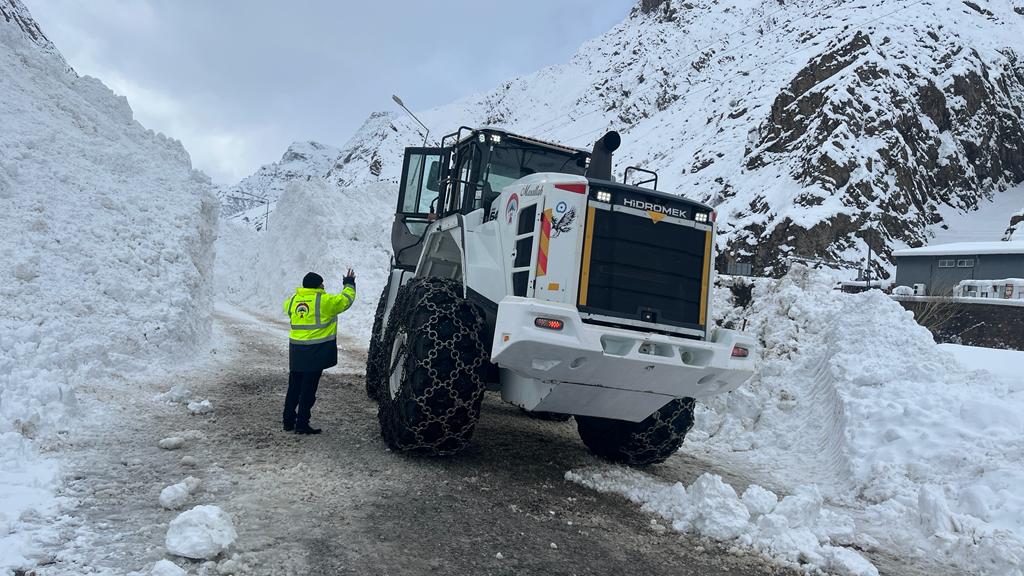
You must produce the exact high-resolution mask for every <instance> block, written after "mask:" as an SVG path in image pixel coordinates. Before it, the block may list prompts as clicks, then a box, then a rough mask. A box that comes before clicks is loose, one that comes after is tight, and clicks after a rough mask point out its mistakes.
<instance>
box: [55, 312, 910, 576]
mask: <svg viewBox="0 0 1024 576" xmlns="http://www.w3.org/2000/svg"><path fill="white" fill-rule="evenodd" d="M215 330H216V333H217V338H216V340H217V342H218V347H217V348H216V349H215V350H214V351H213V360H211V361H209V362H208V363H206V365H205V366H203V367H201V368H192V369H183V371H182V374H181V375H179V376H177V377H176V378H174V379H166V380H163V381H152V382H146V383H139V382H131V381H125V382H122V383H121V384H116V385H112V384H111V383H105V384H104V385H103V386H98V387H95V388H92V389H83V390H81V391H80V392H79V394H80V401H81V404H82V409H83V410H84V411H87V412H88V413H90V417H89V418H82V419H80V420H81V422H82V424H81V426H80V428H79V429H77V430H74V431H73V432H72V433H71V434H69V435H67V438H68V440H66V444H63V445H61V446H59V447H55V449H56V451H57V452H58V454H61V455H63V458H65V459H66V464H67V469H68V470H69V471H70V480H69V482H68V485H67V488H66V491H65V493H64V494H63V496H65V497H66V498H68V499H69V502H77V503H78V505H77V507H74V508H72V509H70V510H69V511H68V514H67V515H66V516H64V517H63V518H61V519H60V520H59V521H58V522H57V523H56V525H55V526H54V527H55V528H56V529H55V530H53V531H52V539H51V541H50V542H49V545H50V546H51V547H52V550H53V554H54V555H53V558H52V560H51V561H48V562H49V563H48V564H46V565H44V566H42V567H41V568H40V570H39V574H40V575H54V576H56V575H70V574H75V575H78V574H93V573H95V574H126V573H130V572H131V571H133V570H134V571H140V572H141V573H143V574H148V573H149V572H148V570H149V569H150V567H151V566H153V564H154V563H155V562H157V561H158V560H160V559H162V558H172V559H174V560H175V561H176V562H177V563H178V564H180V565H181V566H183V567H186V568H188V569H189V573H190V574H204V573H206V574H218V573H239V574H274V575H282V574H296V575H298V574H303V575H305V574H422V573H424V572H427V571H433V572H434V573H441V574H470V573H473V574H520V573H530V574H607V573H613V572H622V571H628V572H631V573H642V574H679V573H681V571H683V572H689V573H699V574H729V575H746V574H751V575H752V574H788V573H789V572H788V571H787V570H785V569H781V568H777V567H774V566H771V565H769V564H766V563H765V561H764V560H763V559H761V558H759V557H757V556H754V555H748V554H745V553H743V552H740V551H738V550H733V551H732V552H730V551H728V550H726V549H725V548H724V547H723V546H721V545H719V544H715V543H713V542H711V541H709V540H706V539H703V538H700V537H697V536H686V535H679V534H677V533H673V532H672V531H671V530H665V528H664V527H663V526H661V525H654V524H652V516H650V515H647V514H645V513H643V512H641V511H639V510H638V509H637V508H636V507H635V506H633V505H632V504H630V503H628V502H626V501H625V500H623V499H620V498H619V497H617V496H611V495H603V494H598V493H596V492H593V491H591V490H588V489H586V488H584V487H582V486H578V485H575V484H572V483H569V482H566V481H565V480H564V479H563V476H564V474H565V471H566V470H567V469H569V468H578V467H583V466H593V465H595V464H597V462H596V461H595V460H594V458H593V457H592V456H590V455H589V454H588V453H587V452H586V451H585V449H584V447H583V445H582V444H581V443H580V442H579V440H578V438H577V436H576V433H575V427H574V426H573V424H572V423H571V422H569V423H552V422H541V421H535V420H531V419H528V418H525V417H523V416H522V415H520V414H519V412H518V411H517V410H515V409H513V408H512V407H509V406H507V405H505V404H502V403H500V402H498V401H497V399H496V398H489V399H488V400H487V401H486V407H485V412H484V416H483V419H482V421H481V424H480V426H479V428H478V429H477V433H476V435H475V437H474V443H473V446H472V447H471V448H470V449H469V450H468V451H466V452H465V453H463V454H462V455H460V456H459V457H456V458H451V459H433V458H422V457H408V456H402V455H397V454H392V453H390V452H388V451H386V449H385V448H384V445H383V443H382V442H381V440H380V438H379V433H378V427H377V419H376V407H375V405H374V404H373V403H372V402H370V401H369V400H368V399H366V397H365V395H364V392H363V382H362V376H361V367H362V365H363V362H364V352H363V351H362V350H361V349H359V347H358V346H354V345H352V344H351V343H349V342H343V343H342V346H341V347H342V353H341V357H342V366H340V367H339V369H335V370H333V371H331V372H328V373H327V374H325V377H324V380H323V382H322V384H321V393H320V396H319V399H318V402H317V406H316V408H315V409H314V423H316V424H318V425H322V426H323V427H324V428H325V433H324V434H323V435H321V436H319V437H312V438H311V437H297V436H295V435H292V434H286V433H284V432H283V431H281V430H280V427H279V410H280V404H281V401H282V397H283V392H284V387H283V384H284V378H285V375H284V372H283V367H284V366H285V364H286V362H285V354H286V346H284V345H283V339H284V332H283V329H282V328H281V326H280V325H278V324H275V323H273V322H270V321H266V320H264V319H260V318H255V317H253V316H249V315H247V314H244V313H241V312H239V311H234V310H221V311H220V312H219V314H218V318H217V321H216V327H215ZM175 384H178V385H184V386H185V387H187V388H188V389H190V390H191V392H192V395H191V398H192V400H200V399H207V400H209V402H210V404H212V406H213V408H214V411H213V412H212V413H208V414H197V415H192V414H190V413H189V410H187V409H186V405H185V404H184V403H174V402H166V401H160V400H156V399H155V398H154V397H155V396H156V395H157V394H158V393H161V392H164V391H166V390H168V389H169V388H171V387H172V386H173V385H175ZM99 408H103V410H102V412H103V413H106V414H108V415H109V417H106V418H105V419H103V420H98V419H96V418H93V417H91V415H92V414H99V413H101V411H100V410H99ZM170 437H178V438H182V439H183V440H184V443H183V445H182V446H181V447H179V448H177V449H172V450H167V449H164V448H161V447H160V445H159V444H160V441H161V440H162V439H166V438H170ZM176 444H177V442H165V443H164V445H165V446H174V445H176ZM703 467H704V464H702V463H700V462H698V461H695V460H693V459H690V458H688V457H686V456H685V455H683V454H680V455H678V456H677V457H674V458H673V459H672V460H671V461H670V463H669V464H667V465H665V466H660V467H657V469H655V470H653V472H654V473H655V474H658V475H667V476H671V477H673V478H678V479H682V480H684V481H686V482H691V481H693V480H694V479H695V478H696V477H697V476H699V474H700V473H701V472H702V471H703ZM187 476H193V477H195V478H197V479H198V480H199V481H200V482H201V485H200V487H199V489H198V490H196V491H195V492H193V493H191V494H189V495H188V496H187V502H186V503H185V505H184V509H188V508H191V507H192V506H195V505H199V504H211V505H216V506H220V507H221V508H223V509H224V510H225V511H227V512H228V513H229V514H230V515H231V517H232V518H233V521H234V526H235V528H236V529H237V532H238V539H237V541H236V542H235V544H234V546H233V547H232V549H231V550H229V552H228V553H227V554H226V555H224V556H222V557H221V558H220V560H221V565H220V569H221V571H218V570H217V569H215V567H214V565H212V564H211V565H208V566H206V567H204V566H203V565H202V564H200V563H198V562H192V561H186V560H184V559H180V558H174V557H173V556H167V555H166V551H165V548H164V537H165V534H166V532H167V527H168V524H169V523H170V521H171V520H172V519H174V518H175V516H176V515H177V514H178V513H179V512H180V511H170V510H165V509H163V508H162V507H161V505H160V503H159V495H160V492H161V490H162V489H163V488H164V487H166V486H169V485H172V484H175V483H178V482H182V480H183V479H184V478H185V477H187ZM733 478H734V479H735V480H736V482H737V485H738V486H742V484H743V480H742V479H741V478H736V477H733ZM499 555H500V557H499ZM232 558H234V560H233V561H230V560H231V559H232ZM225 560H229V561H228V562H225ZM904 573H905V572H904Z"/></svg>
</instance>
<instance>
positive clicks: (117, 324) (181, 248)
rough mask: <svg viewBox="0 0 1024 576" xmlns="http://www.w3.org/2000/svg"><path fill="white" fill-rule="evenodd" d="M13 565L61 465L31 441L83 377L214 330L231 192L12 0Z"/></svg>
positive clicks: (5, 392) (8, 312) (4, 168)
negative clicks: (223, 197)
mask: <svg viewBox="0 0 1024 576" xmlns="http://www.w3.org/2000/svg"><path fill="white" fill-rule="evenodd" d="M0 8H3V9H4V14H5V16H6V15H11V14H13V15H15V16H16V18H14V19H10V18H0V102H2V104H0V206H2V210H0V214H2V216H0V218H2V223H3V225H2V227H0V229H2V231H3V233H2V234H0V278H3V281H2V282H0V301H2V302H3V311H2V312H0V572H3V571H5V570H7V569H12V568H18V567H21V566H22V565H27V566H34V565H35V562H34V561H27V560H25V558H24V556H25V555H26V554H31V553H32V550H31V545H30V542H29V537H28V535H27V534H26V530H27V525H28V524H27V523H30V524H33V525H35V526H39V525H42V524H45V517H46V514H47V513H48V512H51V511H52V510H53V506H54V501H53V489H54V486H55V483H56V480H57V473H58V470H57V469H56V467H55V466H54V465H53V463H52V462H48V461H44V460H41V459H40V457H39V455H38V453H37V450H36V447H35V444H34V443H33V442H31V441H30V440H29V439H30V438H45V437H46V436H47V435H49V434H51V433H52V432H54V431H55V430H58V429H59V428H60V425H61V419H62V416H63V415H64V414H65V413H66V412H67V411H69V409H70V408H73V406H74V404H73V398H74V396H73V392H74V388H75V387H76V385H78V384H80V383H82V382H85V381H91V382H95V381H102V379H104V378H107V377H110V376H112V375H114V374H132V373H136V372H138V371H141V370H144V369H146V368H147V367H149V366H151V365H153V364H154V363H156V362H158V361H160V360H161V359H164V358H172V357H173V358H181V357H183V356H184V355H186V354H189V353H190V352H192V351H194V350H195V349H196V346H197V345H201V344H202V343H203V342H204V341H205V340H206V338H207V336H208V334H209V329H210V316H209V314H210V310H211V302H212V299H211V294H212V291H211V285H212V265H213V246H212V243H213V238H214V236H215V230H216V215H217V203H216V200H215V198H214V197H213V196H212V194H211V192H210V186H209V180H208V179H207V178H206V177H205V176H203V175H202V174H200V173H198V172H194V171H193V170H192V169H191V165H190V161H189V157H188V154H187V153H186V152H185V150H184V149H183V148H182V147H181V145H180V144H179V143H178V142H176V141H173V140H169V139H167V138H165V137H164V136H162V135H156V134H154V133H153V132H151V131H148V130H146V129H145V128H143V127H142V126H140V125H139V124H138V123H137V122H135V121H134V120H133V119H132V111H131V109H130V108H129V107H128V103H127V101H126V100H125V99H124V98H121V97H117V96H115V95H114V94H113V93H112V92H111V91H110V90H109V89H107V88H106V87H105V86H104V85H103V84H102V83H101V82H100V81H99V80H96V79H95V78H89V77H84V78H83V77H79V76H78V75H77V74H75V72H74V71H72V70H70V69H69V68H68V67H67V65H66V64H65V63H64V60H63V59H62V58H61V57H60V55H59V53H58V52H57V51H56V49H55V48H54V47H53V45H52V44H50V43H49V41H48V40H46V38H45V36H42V35H41V33H39V32H38V29H34V28H32V26H34V23H33V22H32V20H31V16H29V14H28V11H27V10H25V8H24V7H23V6H22V5H21V4H20V3H19V2H18V1H17V0H0Z"/></svg>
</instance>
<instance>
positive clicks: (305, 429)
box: [295, 424, 323, 434]
mask: <svg viewBox="0 0 1024 576" xmlns="http://www.w3.org/2000/svg"><path fill="white" fill-rule="evenodd" d="M321 432H323V430H321V429H319V428H313V427H312V426H310V425H309V424H306V425H305V426H296V427H295V433H296V434H319V433H321Z"/></svg>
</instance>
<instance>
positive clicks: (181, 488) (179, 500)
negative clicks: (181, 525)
mask: <svg viewBox="0 0 1024 576" xmlns="http://www.w3.org/2000/svg"><path fill="white" fill-rule="evenodd" d="M199 486H200V481H199V480H198V479H197V478H193V477H192V476H189V477H188V478H185V479H184V480H182V481H181V482H178V483H177V484H171V485H170V486H168V487H166V488H164V489H163V490H161V491H160V506H162V507H164V508H165V509H167V510H178V509H180V508H181V507H182V506H184V505H185V503H186V502H187V501H188V497H189V496H190V495H192V494H194V493H195V492H196V491H197V490H198V489H199Z"/></svg>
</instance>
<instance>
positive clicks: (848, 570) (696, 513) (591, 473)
mask: <svg viewBox="0 0 1024 576" xmlns="http://www.w3.org/2000/svg"><path fill="white" fill-rule="evenodd" d="M565 478H566V480H570V481H572V482H576V483H579V484H582V485H584V486H588V487H590V488H593V489H595V490H598V491H599V492H611V493H616V494H621V495H623V496H625V497H626V498H628V499H629V500H631V501H633V502H636V503H638V504H641V509H642V510H644V511H645V512H651V513H654V514H657V515H659V516H661V517H662V518H665V519H666V520H668V521H670V522H671V523H672V527H673V529H675V530H677V531H680V532H696V533H698V534H702V535H704V536H707V537H709V538H712V539H714V540H718V541H720V542H728V543H731V544H733V545H734V546H733V548H736V551H737V552H736V553H742V550H754V551H756V552H759V553H761V554H764V555H767V556H769V557H773V558H777V559H779V560H781V561H784V562H791V563H799V564H801V565H803V566H807V567H812V568H818V569H821V570H826V569H827V570H830V571H832V572H835V573H838V574H849V575H856V576H877V574H878V571H877V570H876V569H875V568H874V566H872V565H871V563H870V562H869V561H867V560H866V559H864V558H863V557H862V556H861V555H860V554H859V553H857V552H856V551H854V550H851V549H848V548H841V547H839V546H837V545H838V544H848V543H851V541H852V539H853V537H852V532H853V530H852V525H853V521H852V519H850V518H848V517H846V516H843V515H841V514H839V513H837V512H833V511H830V510H823V509H822V501H821V495H820V494H819V493H818V491H817V489H815V488H814V487H811V486H805V487H800V488H798V489H797V491H796V492H795V493H794V494H790V495H787V496H786V497H784V498H783V499H782V501H781V502H778V503H776V499H777V497H776V496H775V494H774V493H772V492H771V491H769V490H766V489H764V488H762V487H760V486H757V485H751V486H749V487H748V488H747V489H746V490H745V491H744V493H743V497H742V498H740V497H738V496H737V495H736V491H735V489H733V487H732V486H730V485H728V484H726V483H725V482H724V481H722V479H721V477H719V476H716V475H714V474H709V473H704V474H702V475H701V476H700V477H699V478H697V480H696V481H694V483H693V484H692V485H691V486H690V487H689V488H686V487H684V486H683V485H682V484H680V483H678V482H677V483H674V484H669V483H666V482H663V481H661V480H658V479H656V478H654V477H652V476H648V475H647V474H644V473H643V472H640V471H637V470H631V469H625V468H617V467H595V468H586V469H582V470H571V471H569V472H566V474H565ZM655 524H656V523H655V522H653V521H652V526H653V525H655ZM833 535H835V536H836V537H835V538H833Z"/></svg>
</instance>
